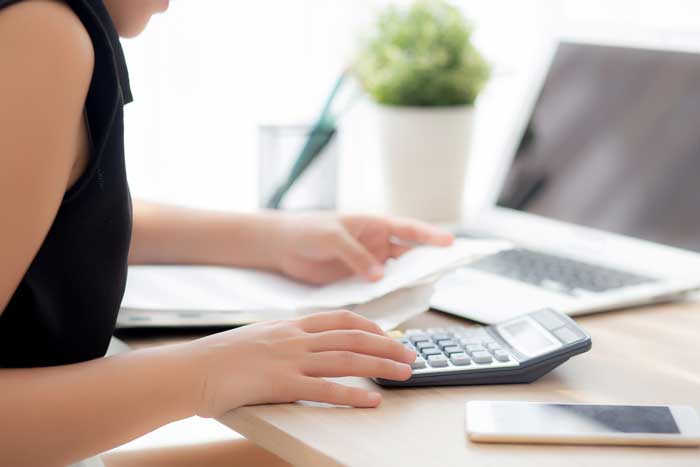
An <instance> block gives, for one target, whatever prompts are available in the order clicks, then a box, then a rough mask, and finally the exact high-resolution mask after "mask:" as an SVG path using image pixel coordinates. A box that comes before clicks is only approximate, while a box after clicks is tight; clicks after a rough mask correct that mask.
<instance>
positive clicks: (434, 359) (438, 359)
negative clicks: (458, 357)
mask: <svg viewBox="0 0 700 467" xmlns="http://www.w3.org/2000/svg"><path fill="white" fill-rule="evenodd" d="M428 364H429V365H430V366H432V367H441V366H447V357H445V356H444V355H431V356H430V357H428Z"/></svg>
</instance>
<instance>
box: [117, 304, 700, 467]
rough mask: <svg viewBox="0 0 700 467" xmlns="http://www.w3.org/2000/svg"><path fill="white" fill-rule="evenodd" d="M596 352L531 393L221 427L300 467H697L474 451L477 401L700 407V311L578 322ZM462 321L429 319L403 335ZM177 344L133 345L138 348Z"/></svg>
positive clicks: (697, 452) (477, 393)
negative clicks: (468, 419) (470, 420)
mask: <svg viewBox="0 0 700 467" xmlns="http://www.w3.org/2000/svg"><path fill="white" fill-rule="evenodd" d="M578 321H579V323H580V324H581V325H583V326H584V327H585V328H586V329H587V330H588V332H589V333H590V334H591V336H592V338H593V349H592V350H591V351H590V352H588V353H586V354H583V355H581V356H578V357H575V358H573V359H571V360H570V361H568V362H567V363H565V364H564V365H563V366H561V367H559V368H557V369H556V370H554V371H553V372H552V373H550V374H548V375H546V376H545V377H543V378H542V379H540V380H539V381H536V382H534V383H531V384H524V385H501V386H463V387H441V388H419V389H380V388H379V387H378V386H376V385H375V384H374V383H373V382H371V381H370V380H367V379H362V378H343V380H344V381H345V382H346V383H347V384H352V385H357V386H364V387H373V388H374V389H379V390H380V391H381V392H382V395H383V402H382V405H381V406H380V407H379V408H377V409H349V408H340V407H330V406H324V405H321V404H310V403H300V404H281V405H267V406H256V407H243V408H240V409H237V410H234V411H232V412H229V413H228V414H226V415H225V416H224V417H222V418H221V419H220V421H221V422H222V423H224V424H225V425H227V426H229V427H230V428H232V429H233V430H235V431H237V432H239V433H241V434H242V435H244V436H245V437H247V438H248V439H250V440H252V441H254V442H256V443H258V444H259V445H261V446H262V447H264V448H266V449H268V450H269V451H272V452H274V453H275V454H277V455H279V456H280V457H282V458H283V459H285V460H287V461H289V462H291V463H293V464H295V465H303V466H309V467H312V466H334V465H351V466H363V467H364V466H382V467H384V466H387V465H400V466H402V467H408V466H414V465H415V466H421V467H424V466H432V465H450V466H451V465H473V466H498V467H508V466H514V467H515V466H517V467H523V466H533V467H534V466H537V467H545V466H552V467H561V466H562V465H567V466H569V467H574V466H582V467H587V466H591V465H601V466H608V465H614V466H616V467H623V466H644V467H651V466H663V467H672V466H689V467H690V466H693V467H698V466H700V449H695V448H636V447H588V446H536V445H531V446H522V445H496V444H494V445H488V444H474V443H470V442H469V441H467V439H466V437H465V432H464V404H465V402H466V401H468V400H471V399H494V400H498V399H501V400H533V401H555V402H587V403H630V404H636V403H639V404H688V405H692V406H694V407H695V408H696V409H700V358H699V357H700V304H674V305H662V306H653V307H647V308H640V309H633V310H623V311H616V312H609V313H603V314H597V315H591V316H585V317H581V318H579V319H578ZM451 323H457V324H460V323H464V321H461V320H457V319H455V318H452V317H449V316H447V315H444V314H441V313H437V312H428V313H424V314H423V315H421V316H419V317H417V318H415V319H413V320H411V321H410V322H408V323H406V325H405V327H406V328H408V327H428V326H442V325H448V324H451ZM169 340H170V339H163V340H160V339H156V340H153V339H148V340H143V339H130V340H129V342H130V343H131V344H135V345H136V346H137V347H138V346H143V345H153V344H156V343H163V342H167V341H169Z"/></svg>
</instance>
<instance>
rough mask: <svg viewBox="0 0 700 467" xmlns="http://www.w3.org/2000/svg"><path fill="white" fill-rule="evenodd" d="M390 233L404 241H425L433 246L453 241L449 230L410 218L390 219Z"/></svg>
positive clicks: (447, 244)
mask: <svg viewBox="0 0 700 467" xmlns="http://www.w3.org/2000/svg"><path fill="white" fill-rule="evenodd" d="M389 224H390V225H389V229H390V232H391V235H393V236H394V237H396V238H398V239H399V240H402V241H406V242H416V243H425V244H428V245H435V246H449V245H451V244H452V242H453V241H454V235H452V234H451V233H450V232H448V231H446V230H444V229H441V228H438V227H435V226H432V225H430V224H426V223H425V222H420V221H416V220H412V219H391V220H390V221H389Z"/></svg>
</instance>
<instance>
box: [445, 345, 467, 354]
mask: <svg viewBox="0 0 700 467" xmlns="http://www.w3.org/2000/svg"><path fill="white" fill-rule="evenodd" d="M442 351H443V352H445V353H446V354H447V355H452V354H453V353H464V350H463V349H462V347H459V346H456V345H450V346H447V347H445V348H444V349H442Z"/></svg>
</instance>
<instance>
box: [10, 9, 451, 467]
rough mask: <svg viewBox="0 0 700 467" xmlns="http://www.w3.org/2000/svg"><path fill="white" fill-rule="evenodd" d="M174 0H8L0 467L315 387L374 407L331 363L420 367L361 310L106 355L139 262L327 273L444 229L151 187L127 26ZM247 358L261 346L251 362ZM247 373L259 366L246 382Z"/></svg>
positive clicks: (311, 392) (365, 369)
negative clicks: (215, 201) (275, 209)
mask: <svg viewBox="0 0 700 467" xmlns="http://www.w3.org/2000/svg"><path fill="white" fill-rule="evenodd" d="M166 8H167V0H104V1H103V0H65V1H59V0H0V102H2V105H0V219H2V231H1V233H0V239H1V241H0V258H2V267H1V268H0V368H2V369H0V394H1V397H0V413H2V423H0V427H1V428H0V464H1V465H13V466H20V465H32V466H36V465H57V466H60V465H66V464H69V463H71V462H77V461H79V460H80V459H85V458H87V457H89V456H93V455H95V454H98V453H100V452H104V451H106V450H108V449H110V448H112V447H114V446H118V445H120V444H122V443H124V442H126V441H128V440H130V439H133V438H135V437H138V436H140V435H141V434H143V433H146V432H148V431H151V430H153V429H154V428H156V427H159V426H161V425H163V424H166V423H168V422H171V421H174V420H177V419H181V418H184V417H189V416H192V415H194V414H197V415H201V416H205V417H214V416H218V415H221V414H222V413H224V412H226V411H228V410H230V409H233V408H236V407H239V406H243V405H249V404H262V403H269V402H290V401H297V400H313V401H322V402H329V403H333V404H343V405H351V406H356V407H375V406H376V405H377V404H379V402H380V396H379V394H377V393H374V392H370V391H367V390H364V389H359V388H349V387H345V386H341V385H338V384H335V383H332V382H329V381H327V380H325V379H322V377H333V376H341V375H357V376H376V377H383V378H390V379H405V378H408V377H409V376H410V373H411V369H410V366H409V365H408V364H409V363H410V362H412V361H413V359H414V358H415V354H414V352H412V351H409V350H406V349H404V348H403V346H401V345H400V344H399V343H396V342H394V341H392V340H391V339H389V338H387V337H386V336H385V335H384V334H383V333H382V331H381V330H380V329H379V328H378V327H377V326H376V325H375V324H374V323H372V322H370V321H368V320H366V319H363V318H362V317H360V316H357V315H354V314H352V313H349V312H344V311H337V312H328V313H320V314H316V315H313V316H308V317H305V318H302V319H298V320H292V321H278V322H269V323H262V324H258V325H253V326H246V327H244V328H240V329H236V330H232V331H229V332H223V333H220V334H216V335H213V336H209V337H206V338H203V339H199V340H196V341H192V342H189V343H186V344H180V345H172V346H167V347H161V348H156V349H152V350H145V351H135V352H130V353H128V354H124V355H119V356H114V357H108V358H99V357H102V356H103V355H104V353H105V351H106V348H107V345H108V342H109V339H110V337H111V335H112V331H113V328H114V322H115V318H116V313H117V311H118V308H119V303H120V300H121V297H122V293H123V289H124V284H125V276H126V270H127V264H135V263H209V264H223V265H233V266H238V267H250V268H260V269H267V270H272V271H278V272H280V273H284V274H286V275H288V276H290V277H293V278H296V279H299V280H303V281H307V282H311V283H316V284H321V283H327V282H331V281H335V280H338V279H341V278H343V277H347V276H350V275H353V274H358V275H361V276H363V277H365V278H366V279H368V280H376V279H378V278H380V277H381V276H382V264H383V263H384V262H385V261H386V260H387V259H388V258H391V257H396V256H398V255H401V254H402V253H403V252H404V251H405V247H403V246H400V245H397V244H395V243H392V241H391V239H392V238H394V237H397V238H399V239H402V240H406V241H409V242H422V243H430V244H434V245H448V244H450V242H451V241H452V237H451V236H450V235H449V234H447V233H445V232H442V231H440V230H437V229H434V228H432V227H430V226H427V225H424V224H421V223H417V222H411V221H405V220H395V219H385V218H374V217H365V216H336V215H318V214H306V215H298V216H290V215H282V214H271V213H262V214H255V215H230V214H215V213H209V212H201V211H194V210H184V209H177V208H172V207H163V206H158V205H154V204H147V203H142V202H138V201H134V203H133V210H132V203H131V200H130V197H129V192H128V187H127V183H126V177H125V170H124V154H123V122H122V118H123V114H122V110H123V105H124V104H125V103H128V102H129V101H130V100H131V93H130V90H129V82H128V76H127V73H126V67H125V64H124V59H123V56H122V52H121V48H120V46H119V40H118V35H122V36H134V35H136V34H138V33H139V32H140V31H141V30H142V29H143V28H144V27H145V25H146V23H147V22H148V20H149V18H150V16H151V15H152V14H154V13H156V12H159V11H164V10H165V9H166ZM241 356H245V358H241ZM241 375H245V378H242V377H241Z"/></svg>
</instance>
